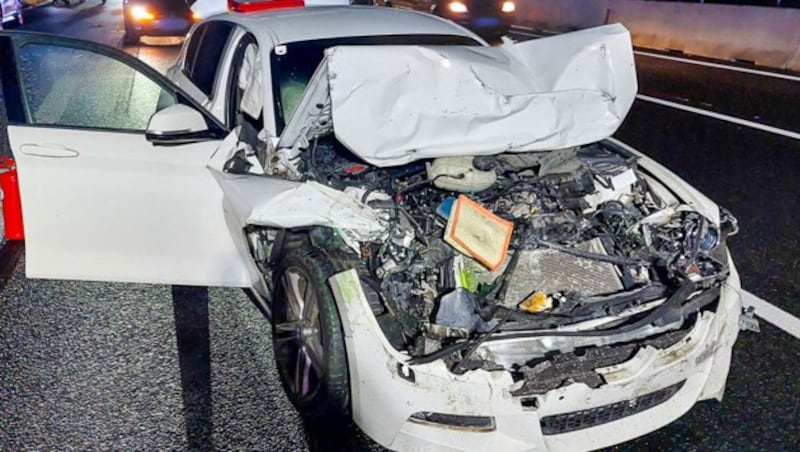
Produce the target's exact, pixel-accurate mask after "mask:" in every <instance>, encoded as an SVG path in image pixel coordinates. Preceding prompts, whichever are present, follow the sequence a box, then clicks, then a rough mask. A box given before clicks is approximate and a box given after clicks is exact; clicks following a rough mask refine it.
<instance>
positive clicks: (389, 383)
mask: <svg viewBox="0 0 800 452" xmlns="http://www.w3.org/2000/svg"><path fill="white" fill-rule="evenodd" d="M729 265H730V269H731V275H730V277H729V279H728V282H727V283H726V284H725V285H724V286H723V288H722V293H721V296H720V303H719V307H718V309H717V312H716V313H705V314H703V315H702V316H701V318H700V319H699V320H698V321H697V323H696V324H695V326H693V328H692V330H691V331H690V332H689V334H688V336H687V337H688V338H689V339H685V340H682V341H679V342H678V343H676V344H674V345H673V346H670V347H668V348H665V349H655V348H653V347H645V348H643V349H642V350H640V351H639V352H638V353H637V354H636V355H634V357H632V358H631V359H630V360H628V361H626V362H624V363H622V364H619V365H617V366H613V368H604V369H598V372H601V373H603V374H604V375H606V376H607V378H608V380H609V382H608V383H606V384H604V385H602V386H600V387H598V388H595V389H591V388H589V387H588V386H586V385H585V384H583V383H573V384H570V385H567V386H564V387H561V388H558V389H555V390H551V391H548V392H546V393H545V394H542V395H541V396H538V400H539V402H538V407H537V408H525V407H523V406H522V405H521V404H520V398H517V397H513V396H511V395H510V394H509V387H510V386H511V385H512V383H513V382H512V379H511V376H510V375H509V374H508V373H507V372H506V371H495V372H487V371H484V370H476V371H471V372H467V373H465V374H463V375H454V374H452V373H451V372H450V371H449V370H448V369H447V367H446V366H445V364H444V363H443V362H442V361H435V362H432V363H429V364H422V365H411V366H409V365H406V364H405V363H406V362H407V361H408V359H409V357H408V355H407V354H405V353H401V352H398V351H397V350H395V349H394V348H393V347H392V346H391V345H390V344H389V343H388V341H387V340H386V338H385V337H384V335H383V333H382V331H381V329H380V326H379V325H378V323H377V321H376V320H375V317H374V316H373V315H372V312H371V309H370V307H369V303H368V301H367V299H366V296H365V294H364V292H363V290H362V288H361V285H360V282H359V277H358V275H357V273H356V271H355V270H348V271H345V272H342V273H339V274H337V275H334V276H333V277H331V279H330V284H331V287H332V289H333V292H334V296H335V299H336V303H337V305H338V307H339V312H340V314H341V318H342V324H343V331H344V336H345V343H346V345H347V350H348V367H349V371H350V381H351V382H352V384H351V398H352V406H353V419H354V421H355V422H356V424H357V425H358V426H359V427H360V428H361V429H362V430H363V431H364V432H365V433H366V434H367V435H369V436H370V437H371V438H373V439H374V440H376V441H377V442H378V443H380V444H381V445H383V446H385V447H389V448H391V449H393V450H403V451H405V450H446V451H485V450H503V451H506V450H507V451H565V452H572V451H575V450H592V449H598V448H602V447H607V446H610V445H613V444H617V443H620V442H623V441H626V440H630V439H633V438H636V437H638V436H641V435H644V434H647V433H649V432H651V431H654V430H656V429H658V428H660V427H663V426H664V425H666V424H668V423H670V422H672V421H674V420H676V419H677V418H678V417H680V416H682V415H683V414H684V413H686V412H687V411H688V410H689V409H690V408H691V407H692V406H693V405H694V404H695V402H696V401H697V400H703V399H707V398H720V397H721V394H722V391H723V390H724V382H725V379H726V377H727V374H728V371H729V368H730V358H731V349H732V347H733V343H734V341H735V339H736V336H737V334H738V322H737V319H738V316H739V314H740V312H741V297H740V282H739V277H738V274H737V273H736V269H735V267H734V266H733V262H732V261H729ZM401 369H402V370H401ZM409 369H410V370H409ZM410 371H413V373H414V380H415V381H414V382H413V383H412V382H410V381H408V380H407V379H406V378H404V377H403V376H402V375H401V374H400V372H403V373H404V374H406V375H407V374H408V373H409V372H410ZM680 381H685V383H684V385H683V386H682V388H681V389H680V390H679V391H678V392H677V393H676V394H675V395H674V396H672V397H671V398H669V399H668V400H666V401H664V402H663V403H661V404H659V405H656V406H654V407H652V408H650V409H648V410H645V411H643V412H639V413H636V414H633V415H630V416H627V417H624V418H621V419H618V420H615V421H612V422H607V423H603V424H600V425H596V426H593V427H590V428H586V429H582V430H577V431H573V432H569V433H564V434H559V435H544V434H543V433H542V431H541V428H540V419H542V418H543V417H545V416H549V415H555V414H561V413H569V412H573V411H580V410H587V409H591V408H594V407H600V406H604V405H608V404H612V403H617V402H620V401H623V400H631V399H634V398H636V397H638V396H640V395H644V394H648V393H651V392H654V391H657V390H659V389H662V388H665V387H668V386H670V385H672V384H675V383H678V382H680ZM420 411H430V412H436V413H448V414H458V415H474V416H492V417H494V419H495V425H496V429H495V430H494V431H491V432H470V431H465V430H458V429H449V428H443V427H439V426H434V425H423V424H419V423H415V422H410V421H408V418H409V416H411V415H412V414H414V413H416V412H420Z"/></svg>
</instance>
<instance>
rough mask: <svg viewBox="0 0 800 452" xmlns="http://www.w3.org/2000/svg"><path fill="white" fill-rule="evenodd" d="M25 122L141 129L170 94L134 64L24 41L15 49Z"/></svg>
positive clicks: (172, 98) (172, 99) (169, 102)
mask: <svg viewBox="0 0 800 452" xmlns="http://www.w3.org/2000/svg"><path fill="white" fill-rule="evenodd" d="M19 71H20V79H21V84H22V88H23V95H24V98H25V102H26V106H27V112H28V116H29V118H28V119H29V121H30V122H31V123H33V124H39V125H58V126H69V127H85V128H100V129H115V130H131V131H143V130H146V129H147V125H148V122H149V121H150V117H151V116H152V115H153V113H155V112H157V111H159V110H161V109H163V108H165V107H167V106H169V105H172V104H174V103H176V98H175V96H174V94H173V93H170V92H168V91H165V90H164V89H163V88H162V87H161V85H159V84H158V83H156V82H155V81H154V80H152V79H151V78H149V77H148V76H147V75H145V74H143V73H141V72H140V71H138V70H136V69H135V68H133V67H131V66H129V65H127V64H125V63H123V62H121V61H119V60H117V59H114V58H112V57H110V56H108V55H105V54H101V53H96V52H93V51H90V50H87V49H81V48H74V47H65V46H56V45H48V44H39V43H29V44H25V45H23V46H22V47H21V49H20V51H19Z"/></svg>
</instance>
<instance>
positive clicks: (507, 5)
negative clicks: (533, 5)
mask: <svg viewBox="0 0 800 452" xmlns="http://www.w3.org/2000/svg"><path fill="white" fill-rule="evenodd" d="M516 10H517V5H516V4H515V3H514V2H503V12H504V13H513V12H514V11H516Z"/></svg>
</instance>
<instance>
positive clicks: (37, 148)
mask: <svg viewBox="0 0 800 452" xmlns="http://www.w3.org/2000/svg"><path fill="white" fill-rule="evenodd" d="M19 150H20V152H22V153H23V154H25V155H30V156H32V157H50V158H74V157H77V156H79V155H80V152H78V151H76V150H74V149H70V148H65V147H63V146H58V145H54V144H23V145H22V146H20V148H19Z"/></svg>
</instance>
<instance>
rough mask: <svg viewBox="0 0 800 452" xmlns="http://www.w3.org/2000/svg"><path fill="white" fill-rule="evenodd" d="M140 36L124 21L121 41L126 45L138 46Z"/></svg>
mask: <svg viewBox="0 0 800 452" xmlns="http://www.w3.org/2000/svg"><path fill="white" fill-rule="evenodd" d="M139 38H141V36H140V35H139V33H138V32H137V31H136V30H134V28H133V27H132V26H131V25H130V24H129V23H128V21H127V20H126V21H125V36H123V37H122V43H123V44H124V45H126V46H138V45H139V42H140V39H139Z"/></svg>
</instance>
